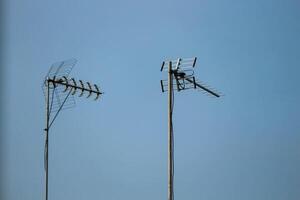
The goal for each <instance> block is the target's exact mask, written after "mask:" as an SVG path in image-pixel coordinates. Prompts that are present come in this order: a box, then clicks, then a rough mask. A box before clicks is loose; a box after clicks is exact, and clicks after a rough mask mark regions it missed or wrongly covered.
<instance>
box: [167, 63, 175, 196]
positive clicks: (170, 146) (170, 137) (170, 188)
mask: <svg viewBox="0 0 300 200" xmlns="http://www.w3.org/2000/svg"><path fill="white" fill-rule="evenodd" d="M168 72H169V73H168V104H169V105H168V200H173V199H174V198H173V130H172V129H173V128H172V126H173V123H172V109H173V108H172V106H173V105H172V104H173V74H172V62H169V70H168Z"/></svg>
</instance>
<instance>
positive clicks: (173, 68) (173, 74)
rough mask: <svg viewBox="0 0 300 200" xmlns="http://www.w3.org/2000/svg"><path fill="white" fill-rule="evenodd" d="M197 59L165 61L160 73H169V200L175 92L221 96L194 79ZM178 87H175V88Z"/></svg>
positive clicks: (163, 85)
mask: <svg viewBox="0 0 300 200" xmlns="http://www.w3.org/2000/svg"><path fill="white" fill-rule="evenodd" d="M196 61H197V58H196V57H194V58H185V59H182V58H178V59H176V60H167V61H163V63H162V65H161V68H160V71H167V72H168V79H166V80H161V81H160V85H161V90H162V92H166V91H168V200H174V189H173V188H174V187H173V183H174V133H173V106H174V90H177V91H183V90H187V89H197V88H198V89H200V90H202V91H204V92H205V93H206V94H208V95H210V96H213V97H220V94H219V93H218V92H216V91H214V90H212V89H210V88H208V87H207V86H205V85H203V84H202V83H201V82H199V81H197V80H196V78H195V77H194V68H195V66H196ZM174 85H175V86H176V87H173V86H174Z"/></svg>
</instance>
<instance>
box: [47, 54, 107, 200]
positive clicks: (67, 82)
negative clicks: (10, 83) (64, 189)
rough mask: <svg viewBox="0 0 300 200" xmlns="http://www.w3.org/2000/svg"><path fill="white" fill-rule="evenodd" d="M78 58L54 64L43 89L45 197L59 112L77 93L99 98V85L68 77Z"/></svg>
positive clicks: (73, 104) (81, 95)
mask: <svg viewBox="0 0 300 200" xmlns="http://www.w3.org/2000/svg"><path fill="white" fill-rule="evenodd" d="M76 63H77V60H76V59H70V60H65V61H61V62H57V63H54V64H52V66H51V68H50V70H49V72H48V74H47V75H46V77H45V79H44V81H43V84H42V89H43V92H44V95H45V98H46V128H45V129H44V130H45V132H46V138H45V149H44V167H45V173H46V180H45V182H46V183H45V190H46V193H45V199H46V200H48V188H49V185H48V182H49V176H48V174H49V159H48V158H49V130H50V128H51V126H52V124H53V122H54V121H55V119H56V118H57V116H58V114H59V113H60V112H61V111H62V110H64V109H68V108H73V107H74V106H75V98H74V96H75V94H76V93H78V92H79V93H80V94H79V97H83V95H84V94H87V96H86V97H87V98H89V97H91V96H92V95H95V98H94V100H97V99H99V97H100V95H102V94H103V93H102V92H100V90H99V87H98V86H97V85H96V84H93V85H92V84H90V83H89V82H85V84H84V82H83V81H82V80H79V81H76V80H75V79H74V78H68V76H69V74H70V72H71V71H72V69H73V67H74V66H75V65H76Z"/></svg>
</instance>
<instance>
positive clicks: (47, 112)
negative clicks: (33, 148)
mask: <svg viewBox="0 0 300 200" xmlns="http://www.w3.org/2000/svg"><path fill="white" fill-rule="evenodd" d="M46 81H47V103H46V104H47V105H46V129H45V131H46V142H45V151H46V155H45V156H46V158H45V160H46V166H45V167H46V200H48V156H49V117H50V115H49V113H50V110H49V103H50V102H49V99H50V88H49V87H50V86H49V81H48V79H47V80H46Z"/></svg>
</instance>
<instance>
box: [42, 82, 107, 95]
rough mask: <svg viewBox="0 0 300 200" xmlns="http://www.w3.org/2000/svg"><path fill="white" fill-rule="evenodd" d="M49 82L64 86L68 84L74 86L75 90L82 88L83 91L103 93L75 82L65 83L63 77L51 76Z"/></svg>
mask: <svg viewBox="0 0 300 200" xmlns="http://www.w3.org/2000/svg"><path fill="white" fill-rule="evenodd" d="M48 82H49V83H52V84H59V85H63V86H66V87H71V88H74V89H75V90H76V89H80V90H81V91H82V92H84V91H87V92H91V93H94V94H102V92H100V91H96V90H93V89H89V88H88V89H87V88H85V87H83V86H78V85H73V84H70V83H65V82H64V80H63V79H59V80H54V79H50V78H49V79H48Z"/></svg>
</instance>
